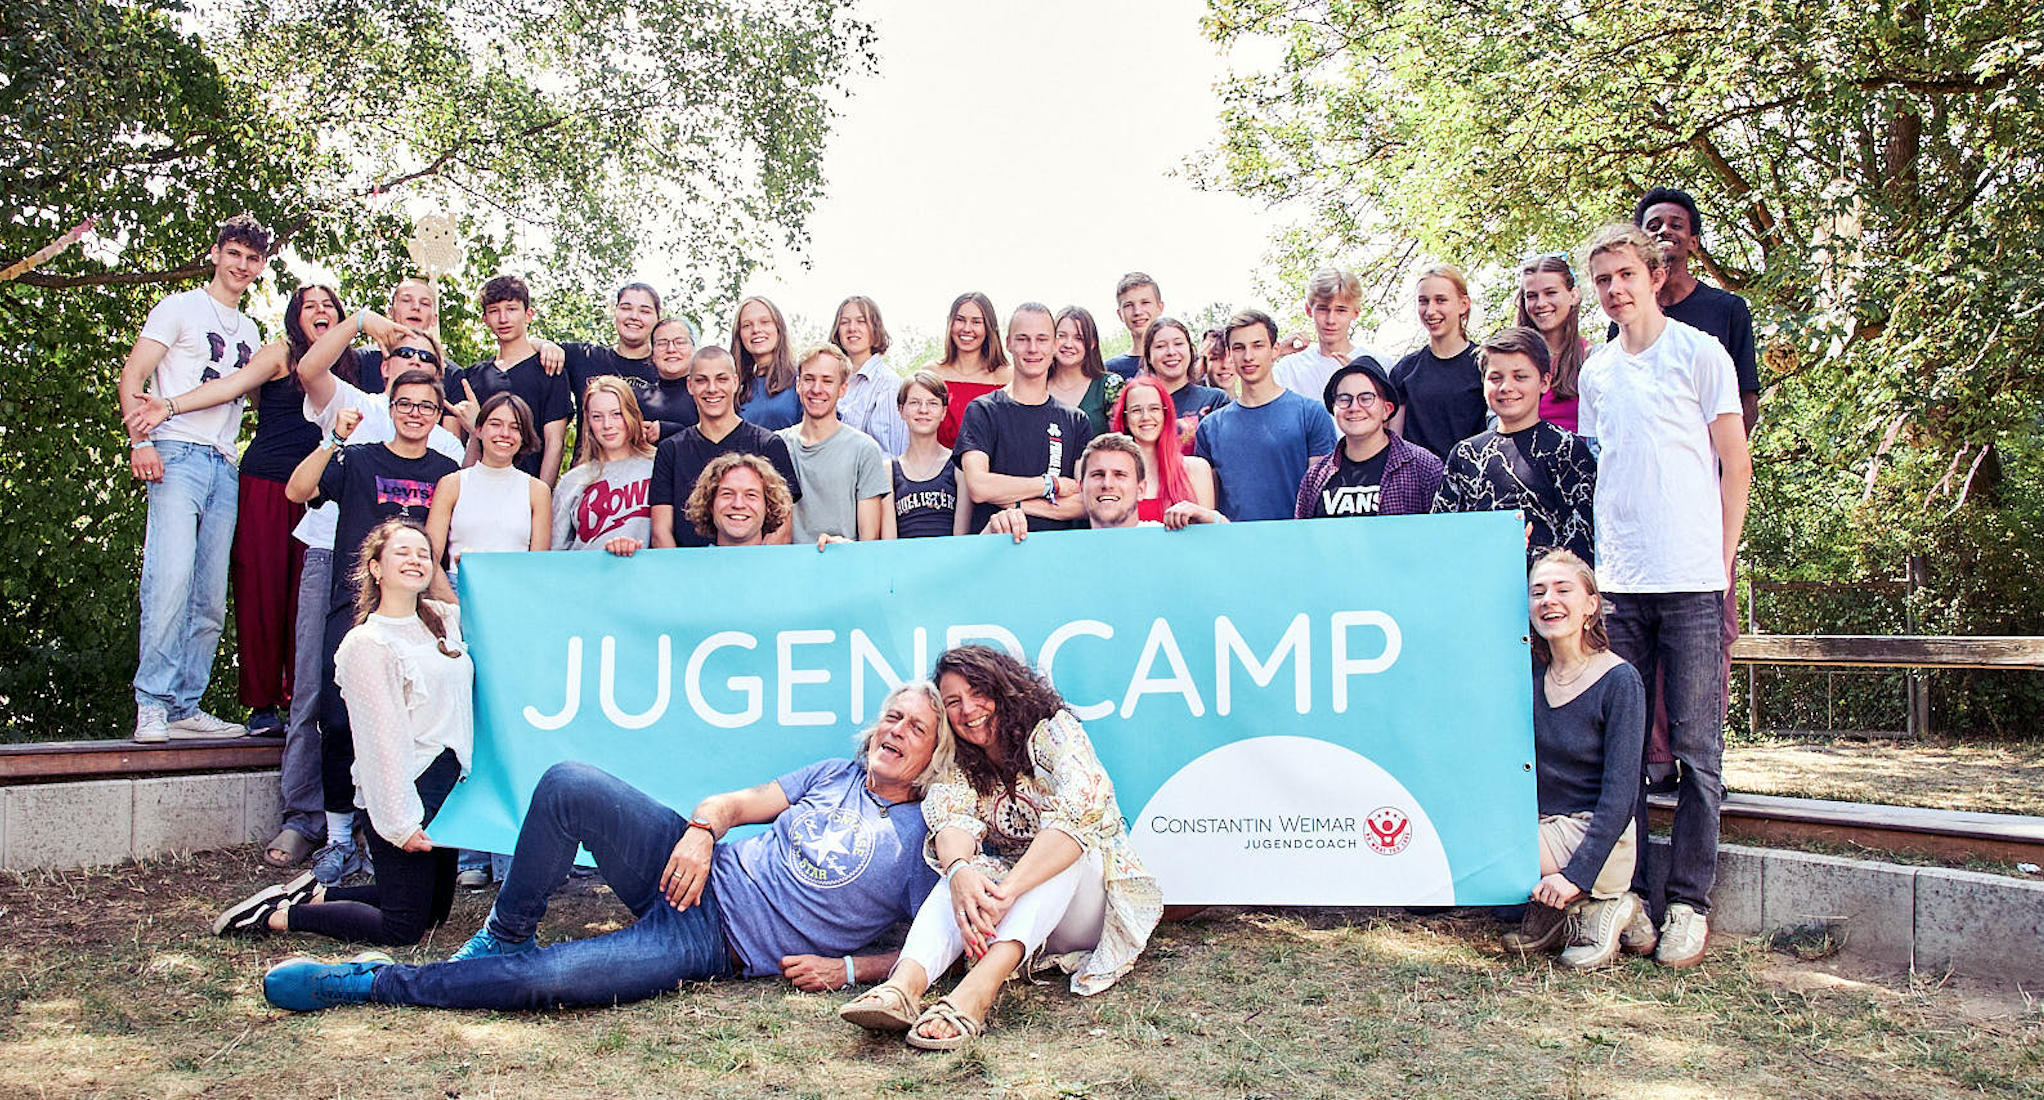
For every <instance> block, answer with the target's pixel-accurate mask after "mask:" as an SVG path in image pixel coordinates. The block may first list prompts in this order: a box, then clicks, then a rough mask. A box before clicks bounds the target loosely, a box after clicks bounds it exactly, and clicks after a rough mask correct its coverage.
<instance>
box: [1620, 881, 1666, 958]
mask: <svg viewBox="0 0 2044 1100" xmlns="http://www.w3.org/2000/svg"><path fill="white" fill-rule="evenodd" d="M1630 896H1631V898H1632V900H1633V901H1634V902H1635V903H1636V904H1635V905H1634V906H1633V911H1632V921H1631V923H1629V924H1627V925H1626V926H1625V930H1624V931H1622V932H1620V933H1618V949H1619V950H1620V951H1623V952H1625V953H1626V954H1628V955H1651V954H1653V953H1654V946H1655V945H1656V944H1658V943H1660V942H1661V934H1660V933H1659V932H1658V931H1655V929H1654V918H1653V917H1651V916H1649V915H1648V914H1647V903H1646V902H1645V901H1644V900H1643V899H1641V898H1640V896H1639V895H1638V894H1633V895H1630Z"/></svg>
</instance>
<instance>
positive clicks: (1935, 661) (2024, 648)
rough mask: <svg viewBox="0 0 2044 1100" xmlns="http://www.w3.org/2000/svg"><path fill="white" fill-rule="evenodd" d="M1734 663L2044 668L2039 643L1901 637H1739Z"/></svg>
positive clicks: (2043, 652) (2042, 642) (2032, 640)
mask: <svg viewBox="0 0 2044 1100" xmlns="http://www.w3.org/2000/svg"><path fill="white" fill-rule="evenodd" d="M1732 661H1733V663H1735V664H1756V665H1802V666H1809V667H1852V668H1990V669H1991V668H2019V669H2044V638H2011V637H1977V638H1955V637H1937V636H1928V635H1906V634H1893V635H1891V634H1741V635H1740V636H1739V640H1738V641H1735V642H1733V643H1732Z"/></svg>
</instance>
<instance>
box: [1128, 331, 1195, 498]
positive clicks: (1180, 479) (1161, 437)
mask: <svg viewBox="0 0 2044 1100" xmlns="http://www.w3.org/2000/svg"><path fill="white" fill-rule="evenodd" d="M1150 331H1151V332H1152V333H1154V332H1156V331H1157V325H1156V324H1155V323H1152V324H1151V325H1150ZM1181 331H1183V330H1181ZM1144 361H1145V362H1147V361H1148V356H1147V355H1145V356H1144ZM1139 388H1147V389H1151V390H1155V391H1156V393H1157V399H1158V400H1159V401H1162V402H1163V403H1164V430H1163V431H1161V432H1159V433H1158V434H1157V445H1156V446H1155V447H1154V448H1151V453H1149V454H1148V455H1147V456H1145V458H1144V462H1145V464H1146V465H1148V466H1149V469H1150V473H1151V475H1152V476H1153V477H1154V478H1155V480H1156V482H1157V501H1158V503H1159V504H1161V505H1162V506H1163V507H1166V508H1169V507H1171V506H1172V505H1174V504H1176V503H1178V502H1179V501H1181V500H1191V499H1192V478H1191V476H1190V475H1188V474H1187V473H1186V472H1185V453H1184V451H1185V447H1184V443H1183V442H1182V441H1181V440H1180V439H1179V438H1178V410H1177V409H1176V408H1174V407H1173V405H1172V402H1171V395H1170V394H1168V393H1165V392H1164V383H1162V382H1160V381H1158V380H1157V376H1156V375H1154V374H1149V373H1144V374H1138V375H1136V376H1135V377H1134V378H1131V379H1129V380H1128V384H1127V385H1125V386H1123V387H1122V388H1121V396H1120V397H1118V398H1116V399H1115V402H1114V411H1113V413H1112V414H1110V415H1109V417H1108V425H1109V426H1110V427H1112V428H1113V429H1114V430H1115V431H1117V432H1121V433H1123V434H1127V433H1128V424H1127V419H1126V417H1125V415H1124V414H1123V412H1122V410H1123V409H1125V408H1127V407H1128V399H1129V395H1130V394H1132V393H1134V392H1136V390H1137V389H1139ZM1130 438H1134V437H1133V436H1130Z"/></svg>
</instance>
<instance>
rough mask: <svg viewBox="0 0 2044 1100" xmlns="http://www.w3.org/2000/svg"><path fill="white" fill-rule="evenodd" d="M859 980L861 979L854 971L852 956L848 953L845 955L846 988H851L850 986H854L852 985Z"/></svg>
mask: <svg viewBox="0 0 2044 1100" xmlns="http://www.w3.org/2000/svg"><path fill="white" fill-rule="evenodd" d="M858 980H859V979H858V976H857V975H855V974H853V973H852V957H851V956H850V955H846V956H845V988H846V989H850V988H851V987H852V985H853V984H854V983H856V982H857V981H858Z"/></svg>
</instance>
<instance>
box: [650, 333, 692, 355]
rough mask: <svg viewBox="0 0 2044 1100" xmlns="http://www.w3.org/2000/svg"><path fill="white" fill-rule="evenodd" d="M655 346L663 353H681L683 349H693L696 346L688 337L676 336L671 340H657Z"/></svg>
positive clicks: (654, 342)
mask: <svg viewBox="0 0 2044 1100" xmlns="http://www.w3.org/2000/svg"><path fill="white" fill-rule="evenodd" d="M653 346H654V347H656V348H659V349H660V350H661V351H680V350H681V349H683V348H692V347H695V346H696V345H695V341H693V340H690V339H688V338H687V337H683V336H676V337H674V338H672V339H669V340H655V341H653Z"/></svg>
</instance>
